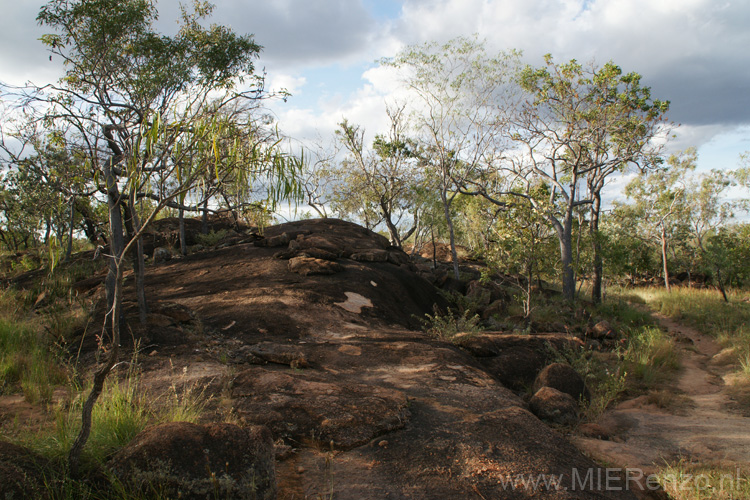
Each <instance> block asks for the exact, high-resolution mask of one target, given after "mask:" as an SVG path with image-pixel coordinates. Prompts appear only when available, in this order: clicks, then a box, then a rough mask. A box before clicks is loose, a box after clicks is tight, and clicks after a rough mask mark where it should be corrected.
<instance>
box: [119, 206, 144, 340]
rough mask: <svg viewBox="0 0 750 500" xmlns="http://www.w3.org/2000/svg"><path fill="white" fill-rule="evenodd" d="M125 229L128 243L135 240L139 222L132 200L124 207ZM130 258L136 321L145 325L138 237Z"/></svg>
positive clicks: (141, 248) (139, 239)
mask: <svg viewBox="0 0 750 500" xmlns="http://www.w3.org/2000/svg"><path fill="white" fill-rule="evenodd" d="M124 208H125V228H126V229H127V233H128V241H130V240H132V239H133V238H135V235H136V234H138V231H139V229H140V223H139V222H140V221H139V220H138V213H137V212H136V209H135V206H133V203H132V199H131V200H129V203H127V204H126V205H124ZM130 256H131V260H132V262H133V274H134V275H135V292H136V299H137V301H138V320H139V321H140V323H141V324H142V325H145V324H146V320H147V318H146V316H147V315H148V303H147V302H146V262H145V259H144V258H143V240H142V239H141V238H140V237H138V239H137V240H136V241H135V244H134V245H132V246H131V249H130Z"/></svg>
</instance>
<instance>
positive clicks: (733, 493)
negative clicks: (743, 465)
mask: <svg viewBox="0 0 750 500" xmlns="http://www.w3.org/2000/svg"><path fill="white" fill-rule="evenodd" d="M658 480H659V484H661V486H662V488H664V490H665V491H666V492H667V493H668V494H669V495H670V496H671V498H674V499H675V500H739V499H741V498H750V476H749V475H748V474H747V473H746V472H744V471H742V470H740V469H737V468H728V467H722V466H712V465H710V464H709V465H706V464H700V465H696V464H691V463H688V462H686V461H684V460H681V461H679V462H676V463H673V464H668V465H667V466H665V467H663V468H661V470H660V471H659V473H658Z"/></svg>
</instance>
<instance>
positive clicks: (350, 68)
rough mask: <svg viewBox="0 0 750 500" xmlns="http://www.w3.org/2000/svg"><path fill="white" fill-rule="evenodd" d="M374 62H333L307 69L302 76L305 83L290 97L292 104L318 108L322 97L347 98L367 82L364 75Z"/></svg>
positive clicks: (300, 106) (306, 107)
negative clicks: (343, 63)
mask: <svg viewBox="0 0 750 500" xmlns="http://www.w3.org/2000/svg"><path fill="white" fill-rule="evenodd" d="M374 65H375V63H374V62H364V63H357V64H350V65H342V64H331V65H328V66H320V67H315V68H310V69H307V70H305V71H304V72H303V74H302V75H301V76H304V77H305V85H304V87H303V88H301V89H300V91H299V92H297V93H295V94H294V95H293V96H292V97H291V98H290V99H289V102H290V104H293V105H294V106H295V107H299V108H305V109H316V108H318V104H319V102H320V101H321V99H330V98H334V97H335V98H337V99H343V100H347V99H348V98H349V97H351V96H352V94H353V93H355V92H357V90H359V89H360V88H361V87H362V86H363V85H365V84H366V83H367V82H366V80H365V79H364V78H362V75H363V74H364V72H365V71H367V69H369V68H371V67H373V66H374Z"/></svg>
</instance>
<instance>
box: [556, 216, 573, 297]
mask: <svg viewBox="0 0 750 500" xmlns="http://www.w3.org/2000/svg"><path fill="white" fill-rule="evenodd" d="M549 220H550V222H551V223H552V226H553V227H554V228H555V232H556V233H557V239H558V241H559V243H560V263H561V264H562V294H563V298H564V299H565V300H567V301H569V302H573V301H574V300H575V294H576V278H575V273H574V272H573V210H572V207H570V208H568V210H567V212H566V213H565V218H564V219H563V221H562V223H561V222H560V221H559V220H557V219H554V218H552V217H550V218H549Z"/></svg>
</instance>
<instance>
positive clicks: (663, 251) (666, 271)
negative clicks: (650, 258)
mask: <svg viewBox="0 0 750 500" xmlns="http://www.w3.org/2000/svg"><path fill="white" fill-rule="evenodd" d="M661 261H662V265H663V266H664V287H665V288H666V289H667V292H671V291H672V287H671V286H670V285H669V266H668V265H667V229H666V228H665V227H664V224H662V225H661Z"/></svg>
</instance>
